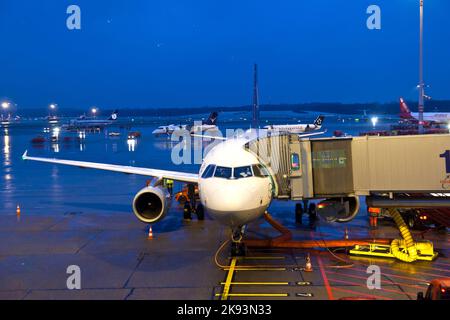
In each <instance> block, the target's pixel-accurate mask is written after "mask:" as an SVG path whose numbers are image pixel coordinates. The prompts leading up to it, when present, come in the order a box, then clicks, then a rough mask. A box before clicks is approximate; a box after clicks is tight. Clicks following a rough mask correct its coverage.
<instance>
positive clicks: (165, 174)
mask: <svg viewBox="0 0 450 320" xmlns="http://www.w3.org/2000/svg"><path fill="white" fill-rule="evenodd" d="M22 159H23V160H31V161H40V162H48V163H56V164H65V165H69V166H75V167H81V168H92V169H100V170H108V171H115V172H122V173H128V174H139V175H143V176H149V177H157V178H164V179H171V180H175V181H181V182H191V183H197V182H198V174H196V173H185V172H178V171H169V170H158V169H149V168H140V167H132V166H121V165H115V164H106V163H95V162H86V161H74V160H60V159H52V158H40V157H30V156H28V154H27V151H25V152H24V154H23V155H22Z"/></svg>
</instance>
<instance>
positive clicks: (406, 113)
mask: <svg viewBox="0 0 450 320" xmlns="http://www.w3.org/2000/svg"><path fill="white" fill-rule="evenodd" d="M400 118H401V119H403V120H407V121H411V122H418V121H419V113H418V112H411V110H409V108H408V106H407V105H406V102H405V100H403V98H400ZM423 121H424V122H428V123H445V124H449V123H450V113H447V112H424V113H423Z"/></svg>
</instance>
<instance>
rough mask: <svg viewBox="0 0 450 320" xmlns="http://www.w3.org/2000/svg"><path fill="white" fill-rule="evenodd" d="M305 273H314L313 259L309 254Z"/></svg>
mask: <svg viewBox="0 0 450 320" xmlns="http://www.w3.org/2000/svg"><path fill="white" fill-rule="evenodd" d="M303 271H306V272H312V271H313V268H312V264H311V258H310V257H309V253H308V255H307V256H306V264H305V269H304V270H303Z"/></svg>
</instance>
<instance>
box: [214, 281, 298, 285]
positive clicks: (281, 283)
mask: <svg viewBox="0 0 450 320" xmlns="http://www.w3.org/2000/svg"><path fill="white" fill-rule="evenodd" d="M220 284H222V285H223V284H225V282H221V283H220ZM230 285H232V286H288V285H289V282H258V281H256V282H230Z"/></svg>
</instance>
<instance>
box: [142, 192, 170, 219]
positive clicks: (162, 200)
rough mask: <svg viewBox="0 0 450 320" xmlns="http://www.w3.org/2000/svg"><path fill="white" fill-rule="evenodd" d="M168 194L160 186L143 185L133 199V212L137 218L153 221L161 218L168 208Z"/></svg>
mask: <svg viewBox="0 0 450 320" xmlns="http://www.w3.org/2000/svg"><path fill="white" fill-rule="evenodd" d="M168 196H169V194H168V192H167V191H166V189H164V188H161V187H152V186H149V187H145V188H143V189H141V190H140V191H139V192H138V193H137V194H136V195H135V196H134V199H133V212H134V214H135V215H136V217H138V219H139V220H141V221H142V222H145V223H154V222H156V221H158V220H161V219H162V218H163V217H164V216H165V215H166V213H167V211H168V210H169V203H170V202H169V198H168Z"/></svg>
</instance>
